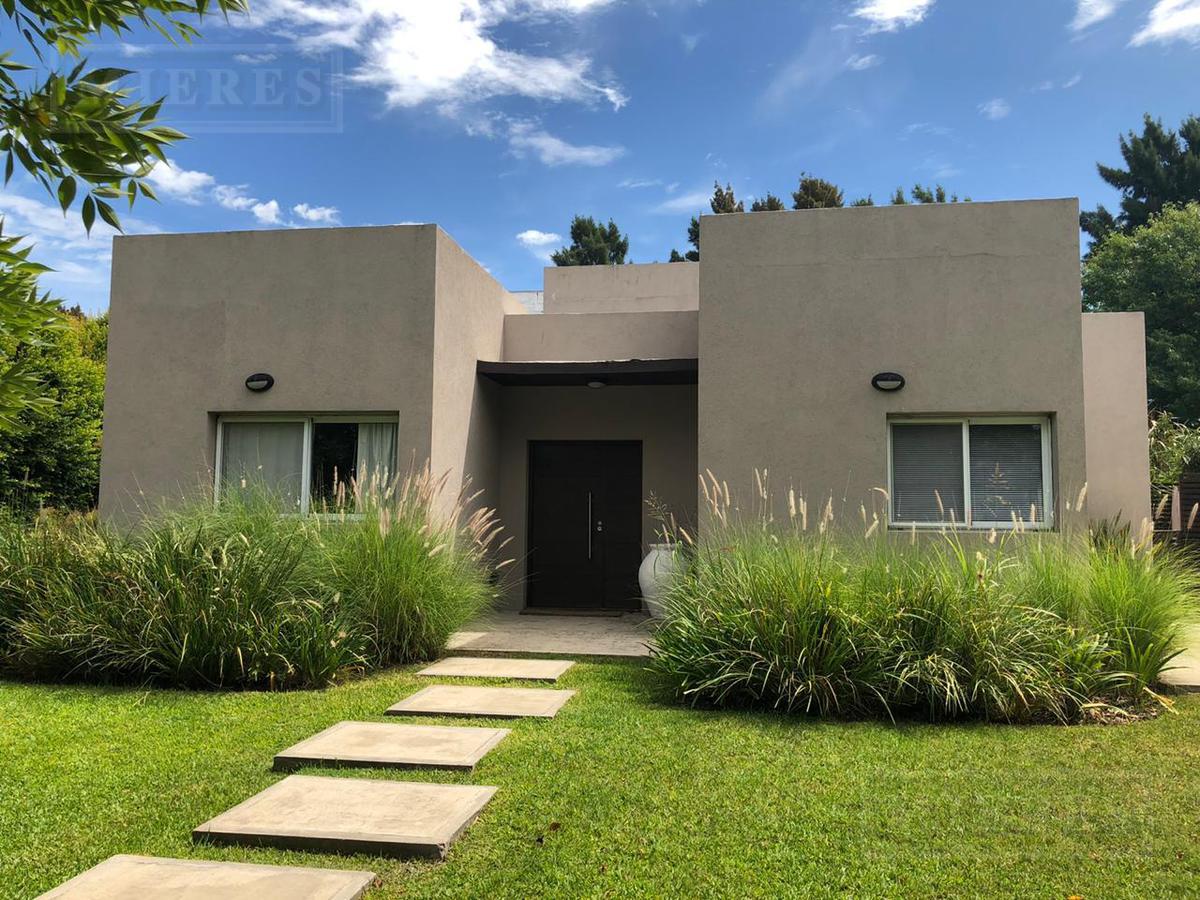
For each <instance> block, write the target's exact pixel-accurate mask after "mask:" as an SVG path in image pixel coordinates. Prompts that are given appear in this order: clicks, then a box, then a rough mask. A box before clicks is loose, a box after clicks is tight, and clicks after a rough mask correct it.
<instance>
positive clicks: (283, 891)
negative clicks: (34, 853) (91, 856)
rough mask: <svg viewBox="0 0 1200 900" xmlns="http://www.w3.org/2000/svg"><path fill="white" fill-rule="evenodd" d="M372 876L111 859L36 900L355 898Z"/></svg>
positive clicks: (290, 868)
mask: <svg viewBox="0 0 1200 900" xmlns="http://www.w3.org/2000/svg"><path fill="white" fill-rule="evenodd" d="M374 880H375V874H374V873H373V872H355V871H342V870H339V869H309V868H302V867H299V866H258V865H251V864H249V863H227V862H208V861H205V860H198V859H156V858H153V857H149V856H124V855H122V856H112V857H109V858H108V859H106V860H105V861H104V862H102V863H100V864H99V865H98V866H95V867H93V868H91V869H88V870H87V871H86V872H84V873H83V874H81V875H77V876H75V877H74V878H72V879H71V880H70V881H68V882H65V883H64V884H60V885H59V886H58V887H56V888H54V889H53V890H51V891H49V892H47V893H45V894H42V896H41V897H40V898H39V900H129V898H131V897H136V898H138V900H180V898H186V900H358V898H359V897H361V896H362V895H363V891H365V890H366V888H367V887H368V885H370V884H371V882H372V881H374Z"/></svg>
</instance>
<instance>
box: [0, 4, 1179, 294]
mask: <svg viewBox="0 0 1200 900" xmlns="http://www.w3.org/2000/svg"><path fill="white" fill-rule="evenodd" d="M251 5H252V7H253V10H252V13H251V15H250V16H249V17H248V18H245V19H239V20H236V21H234V22H231V23H229V24H228V25H226V24H223V23H221V22H219V21H217V20H213V21H210V22H208V23H206V24H205V25H204V26H203V29H202V30H203V34H204V40H203V41H202V42H200V43H199V44H197V45H195V46H192V47H184V48H178V47H170V46H165V45H163V44H162V43H161V42H160V41H159V40H158V39H157V38H156V37H154V36H153V35H151V34H148V33H141V32H137V33H134V34H133V35H130V36H129V37H128V38H127V40H126V41H124V42H122V43H121V44H117V43H113V42H112V41H111V40H110V41H107V42H105V43H104V44H103V45H102V46H99V47H97V48H95V49H94V50H93V52H92V54H91V56H92V59H93V61H94V62H97V63H100V62H103V63H105V64H118V65H124V66H127V67H129V68H134V69H138V70H139V72H141V75H140V76H139V78H138V79H136V80H135V82H134V83H135V85H136V86H137V89H138V90H142V91H146V92H147V93H153V94H163V93H165V94H166V95H167V97H168V102H167V105H166V106H165V107H164V111H163V115H164V119H165V120H166V121H168V122H169V123H171V124H177V125H179V126H180V127H181V128H182V129H183V130H185V131H187V132H188V133H189V134H191V135H192V138H191V139H190V140H188V141H187V142H186V143H184V144H181V145H179V146H178V147H177V149H176V150H175V151H174V153H173V161H174V167H173V168H171V169H165V168H164V169H162V170H161V171H159V172H157V173H156V174H155V175H154V176H153V179H154V181H155V183H156V184H157V185H158V188H159V193H160V196H161V199H162V202H160V203H157V204H155V203H149V202H147V203H143V202H139V203H138V205H137V207H136V208H135V209H134V210H133V211H132V213H129V214H127V222H126V224H127V230H128V231H130V232H148V231H211V230H234V229H247V228H291V227H310V226H314V225H329V224H342V225H378V224H390V223H398V222H437V223H438V224H440V225H441V226H442V227H443V228H445V229H446V231H448V232H449V233H450V234H451V235H452V236H453V237H454V238H455V239H456V240H458V241H459V243H461V244H462V245H463V246H464V247H465V248H466V250H467V251H468V252H469V253H471V254H472V255H473V256H474V257H475V258H476V259H478V260H479V261H480V262H481V263H482V264H483V265H485V266H486V267H487V268H488V269H489V270H490V271H491V272H492V273H493V274H494V275H495V276H496V277H497V278H498V279H499V280H500V281H501V282H502V283H504V284H505V285H506V286H507V287H509V288H511V289H514V290H521V289H538V288H540V286H541V267H542V266H543V265H544V264H545V257H546V255H547V254H548V252H549V251H550V250H552V249H555V248H557V247H558V246H560V244H561V243H562V238H563V237H564V236H565V235H566V232H567V227H568V225H569V222H570V219H571V217H572V215H574V214H575V213H584V214H588V215H594V216H598V217H603V218H605V219H607V218H608V217H610V216H611V217H613V218H614V219H615V220H616V221H617V223H618V224H619V225H620V226H621V227H622V229H624V230H625V231H626V232H628V234H629V236H630V255H631V258H632V259H633V260H634V261H637V262H649V261H654V260H665V259H666V258H667V256H668V255H669V253H670V250H671V248H672V247H678V248H679V249H681V250H682V249H685V247H684V244H685V233H686V226H687V221H688V219H689V217H690V216H691V215H693V214H695V213H696V212H699V211H700V210H702V209H704V210H705V211H707V207H706V204H707V198H708V196H710V195H711V191H712V184H713V181H714V179H717V180H720V181H721V182H722V183H725V182H729V183H731V184H732V185H733V187H734V189H735V191H736V192H737V193H738V195H739V197H742V198H745V199H747V200H749V198H751V197H753V196H759V195H763V194H765V193H766V192H767V191H772V192H774V193H775V194H777V195H779V196H782V197H784V198H785V199H788V198H789V197H790V191H791V190H793V189H794V188H795V185H796V182H797V180H798V178H799V175H800V173H801V172H802V171H804V172H810V173H814V174H817V175H819V176H821V177H823V178H827V179H830V180H832V181H835V182H836V183H838V184H839V185H841V186H842V187H843V188H844V189H845V191H846V194H847V198H848V199H849V198H853V197H859V196H865V195H867V194H871V195H873V196H874V197H875V199H876V200H877V201H882V200H884V199H885V198H886V197H887V196H888V195H889V194H890V193H891V192H892V191H893V190H894V189H895V188H896V187H897V186H898V185H904V186H906V187H908V186H911V185H912V184H913V183H914V182H922V183H925V184H930V183H934V182H940V183H942V184H944V185H945V186H946V187H947V188H948V189H950V190H952V191H956V192H958V193H960V194H964V195H969V196H970V197H972V198H973V199H976V200H996V199H1012V198H1025V197H1061V196H1078V197H1080V198H1081V201H1082V203H1083V205H1084V206H1085V207H1090V206H1093V205H1094V204H1095V203H1097V202H1105V203H1108V204H1109V205H1110V206H1112V205H1115V195H1114V194H1113V192H1112V191H1111V190H1110V189H1108V188H1107V187H1106V186H1105V185H1104V184H1103V182H1101V181H1100V179H1099V178H1098V176H1097V175H1096V171H1095V162H1096V161H1097V160H1105V161H1108V162H1115V161H1116V160H1117V135H1118V134H1119V133H1121V132H1123V131H1127V130H1129V129H1131V128H1136V127H1138V126H1139V124H1140V120H1141V116H1142V114H1143V113H1144V112H1150V113H1152V114H1153V115H1155V116H1158V117H1161V118H1162V119H1163V120H1164V121H1165V122H1166V123H1167V124H1169V125H1171V126H1174V125H1177V124H1178V123H1179V121H1180V120H1181V119H1182V118H1183V117H1184V116H1185V115H1187V114H1189V113H1193V112H1197V113H1200V91H1198V86H1200V0H1008V2H1005V3H986V2H979V0H824V2H798V0H436V2H435V0H390V2H389V0H344V2H340V3H335V2H328V3H327V2H323V0H251ZM0 210H2V211H3V213H4V215H5V216H6V219H7V222H6V230H7V231H8V232H10V233H24V234H28V235H29V236H30V237H31V238H33V239H35V240H37V242H38V243H39V249H38V251H37V255H38V258H40V259H43V260H45V261H47V262H48V263H50V264H51V265H53V266H55V268H56V269H57V270H58V271H57V272H56V273H55V274H53V275H51V276H47V278H46V285H47V286H49V287H51V288H52V289H53V290H54V291H55V293H56V294H58V295H59V296H61V297H63V298H64V299H65V300H66V301H67V302H69V303H80V304H81V305H83V306H84V308H85V309H88V310H93V311H94V310H100V309H103V308H105V307H106V306H107V302H108V277H109V259H110V243H111V232H109V231H107V230H105V229H104V228H103V227H102V226H98V227H97V229H96V231H95V232H94V233H93V236H92V237H91V238H90V239H88V238H86V237H85V236H84V235H83V234H82V229H81V227H80V226H79V225H78V215H77V214H76V213H74V212H73V213H72V215H71V217H70V218H68V219H65V220H64V218H63V217H62V215H61V214H60V213H59V212H58V210H57V207H56V206H55V205H54V204H52V203H51V202H50V201H49V199H48V198H47V197H45V196H44V195H42V194H40V193H39V191H38V189H37V188H36V186H35V185H32V184H31V183H30V182H29V181H28V180H22V179H20V178H17V179H14V181H13V183H12V184H10V185H9V187H8V189H7V190H6V191H4V192H3V193H2V194H0Z"/></svg>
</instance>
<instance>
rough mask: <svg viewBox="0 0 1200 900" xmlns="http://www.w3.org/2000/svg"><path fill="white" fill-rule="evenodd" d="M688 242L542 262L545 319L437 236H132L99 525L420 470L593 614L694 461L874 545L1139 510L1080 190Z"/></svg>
mask: <svg viewBox="0 0 1200 900" xmlns="http://www.w3.org/2000/svg"><path fill="white" fill-rule="evenodd" d="M701 229H702V230H701V233H702V245H703V248H704V249H703V261H702V262H700V263H699V264H691V263H674V264H651V265H627V266H619V267H594V268H561V269H559V268H549V269H547V270H546V273H545V284H544V286H543V287H544V290H543V295H542V296H543V302H544V309H543V311H542V312H540V313H534V312H531V311H530V309H528V308H527V306H526V305H524V304H523V303H522V302H520V298H519V297H518V295H515V294H513V293H510V292H509V291H507V290H505V289H504V288H503V287H502V286H501V285H500V284H498V283H497V282H496V281H495V280H494V279H493V278H492V277H491V276H490V275H489V274H488V273H487V272H486V271H485V270H484V269H483V268H482V267H481V266H480V265H479V264H478V263H476V262H475V261H474V260H472V259H471V258H470V257H469V256H468V255H467V254H466V253H465V252H464V251H463V250H462V249H461V248H460V247H459V246H458V245H457V244H456V243H455V242H454V241H453V240H452V239H451V238H450V237H449V236H448V235H447V234H445V233H444V232H443V231H441V230H440V229H439V228H438V227H436V226H434V225H413V226H395V227H375V228H330V229H311V230H297V231H282V230H281V231H253V232H239V233H218V234H183V235H147V236H139V237H120V238H117V239H116V242H115V249H114V260H113V282H112V302H111V336H110V357H109V358H110V363H109V371H108V384H107V389H106V390H107V393H106V403H105V428H104V454H103V466H102V484H101V499H100V504H101V513H102V514H103V515H104V516H105V517H107V518H109V519H111V520H126V519H128V518H129V517H130V516H134V515H137V514H138V510H140V509H144V508H146V507H147V506H152V505H154V504H155V503H158V502H160V501H163V500H168V501H169V500H170V499H171V498H175V497H178V496H180V495H181V494H183V493H187V492H192V491H194V490H195V489H196V487H197V486H198V485H200V484H204V485H207V486H212V485H213V483H214V481H213V479H214V477H215V479H216V484H217V485H218V486H219V485H222V484H224V485H226V487H227V489H230V487H231V486H232V488H236V487H237V486H238V484H239V483H240V482H239V479H241V478H243V477H244V476H246V475H247V473H257V475H259V476H261V477H263V478H265V479H267V480H269V481H270V482H271V483H272V484H273V485H275V486H276V487H278V488H279V490H281V491H282V492H283V493H284V494H286V496H287V502H288V504H289V505H290V506H291V507H292V508H294V509H295V510H297V511H301V512H305V511H310V510H312V509H314V508H315V507H316V506H318V505H319V504H320V502H321V501H322V498H325V497H327V496H328V495H329V493H330V492H331V491H333V490H336V486H337V485H336V482H335V477H337V478H343V477H345V475H346V473H348V472H350V471H357V472H359V473H363V472H366V471H368V470H371V471H378V470H379V469H380V467H382V468H384V469H390V470H392V471H394V470H395V469H396V468H397V467H399V468H404V466H405V465H406V463H407V462H408V461H409V460H410V459H416V460H421V461H424V460H428V461H429V462H430V464H431V465H432V467H433V469H434V470H435V471H437V472H443V471H444V472H448V473H450V481H451V486H452V487H458V486H459V485H460V484H461V483H462V480H463V478H464V477H466V476H469V477H470V478H471V480H472V483H473V485H474V486H475V487H477V488H479V489H482V490H483V491H484V495H483V497H484V501H485V502H487V503H488V504H489V505H493V506H495V507H496V508H497V509H498V511H499V514H500V516H501V518H502V520H503V521H504V523H505V524H506V526H507V528H508V529H509V532H510V534H511V536H512V538H513V541H512V543H511V544H510V545H509V550H510V551H511V553H512V554H513V555H514V556H515V557H516V559H517V561H518V562H517V574H518V575H520V576H527V577H524V578H523V579H522V580H521V583H520V585H519V586H518V587H516V588H514V592H513V596H512V597H511V598H510V599H511V602H512V603H513V604H514V605H517V606H520V605H522V604H528V605H530V606H539V607H555V608H560V607H567V608H576V609H581V608H586V609H628V608H635V607H636V606H637V605H638V604H639V602H640V601H639V599H638V591H637V582H636V570H637V566H638V563H639V561H640V559H641V557H642V555H643V553H644V550H645V548H646V546H647V544H649V543H651V542H653V540H654V535H655V530H656V527H657V526H656V523H655V520H654V518H653V516H652V515H651V514H650V510H649V509H648V506H647V504H646V502H645V501H646V500H647V499H649V498H651V497H653V498H654V499H655V500H656V501H657V502H659V503H661V504H663V505H665V506H666V507H668V508H669V509H671V510H672V511H673V512H674V514H675V516H676V517H677V518H678V519H679V520H680V521H681V522H686V523H693V522H695V520H696V518H697V510H698V479H699V476H700V475H701V473H704V472H707V471H711V472H713V473H715V474H716V475H717V477H718V478H720V479H722V480H724V481H726V482H728V483H729V484H730V486H731V488H732V489H735V490H741V492H742V494H743V497H745V498H746V499H747V500H749V499H750V498H751V496H752V488H753V485H754V470H755V469H756V468H757V469H766V470H769V472H770V477H771V480H772V483H773V485H774V486H775V487H776V488H777V489H778V490H779V491H780V493H781V494H783V493H786V488H787V487H788V486H789V485H791V486H794V487H795V488H796V489H797V490H798V491H800V492H801V493H802V494H803V495H804V496H805V497H806V498H808V503H809V507H810V509H811V510H813V512H811V513H810V516H811V517H812V518H813V519H814V520H815V518H816V517H817V513H816V512H815V511H816V510H819V509H822V508H824V507H825V506H826V505H828V504H830V503H832V505H833V506H834V507H835V508H836V510H837V512H838V515H839V518H840V519H841V520H842V521H850V522H855V523H856V527H857V519H858V516H859V515H860V505H861V508H862V509H865V510H867V511H868V512H867V514H868V515H869V516H870V515H876V514H877V515H879V516H880V517H881V521H882V522H883V525H884V527H888V528H894V529H901V530H904V531H908V530H911V529H914V528H937V527H939V526H940V525H941V524H943V523H950V522H953V523H954V524H956V525H958V526H960V527H967V528H975V529H980V530H991V529H993V528H997V529H1004V528H1010V527H1013V524H1014V522H1015V521H1020V522H1021V523H1023V527H1025V528H1031V529H1036V528H1064V527H1071V526H1074V525H1080V524H1083V523H1086V522H1087V521H1088V520H1097V519H1106V518H1110V517H1121V518H1123V519H1126V520H1130V521H1132V522H1133V523H1135V525H1136V524H1138V523H1141V522H1142V520H1143V519H1144V518H1146V517H1147V516H1149V514H1150V510H1149V502H1150V501H1149V471H1148V460H1147V447H1146V379H1145V355H1144V334H1143V324H1142V318H1141V315H1140V314H1081V312H1080V285H1079V231H1078V204H1077V202H1076V201H1075V200H1038V201H1022V202H1005V203H969V204H955V205H930V206H904V207H876V208H855V209H834V210H810V211H799V212H770V213H766V212H764V213H750V214H735V215H722V216H711V217H705V218H704V219H702V225H701ZM335 472H337V473H340V474H339V475H337V476H335ZM214 473H215V476H214ZM1085 485H1087V490H1086V492H1085V491H1084V486H1085ZM885 491H886V493H885ZM1084 494H1086V496H1084Z"/></svg>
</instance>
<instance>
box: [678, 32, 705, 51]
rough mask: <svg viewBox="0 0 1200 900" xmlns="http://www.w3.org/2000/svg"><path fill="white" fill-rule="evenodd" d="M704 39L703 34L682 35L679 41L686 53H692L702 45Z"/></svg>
mask: <svg viewBox="0 0 1200 900" xmlns="http://www.w3.org/2000/svg"><path fill="white" fill-rule="evenodd" d="M703 37H704V35H702V34H681V35H680V36H679V40H680V41H681V42H682V43H683V49H684V52H686V53H692V52H693V51H694V50H695V49H696V47H698V46H699V45H700V41H701V39H702V38H703Z"/></svg>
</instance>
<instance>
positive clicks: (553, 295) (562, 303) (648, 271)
mask: <svg viewBox="0 0 1200 900" xmlns="http://www.w3.org/2000/svg"><path fill="white" fill-rule="evenodd" d="M544 301H545V311H546V312H547V313H607V312H663V311H666V310H681V309H698V308H699V304H700V266H699V265H698V264H696V263H643V264H639V265H627V266H551V267H548V268H547V269H546V270H545V298H544Z"/></svg>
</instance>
